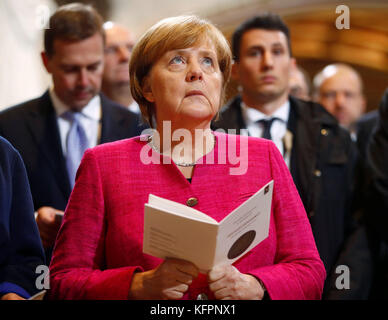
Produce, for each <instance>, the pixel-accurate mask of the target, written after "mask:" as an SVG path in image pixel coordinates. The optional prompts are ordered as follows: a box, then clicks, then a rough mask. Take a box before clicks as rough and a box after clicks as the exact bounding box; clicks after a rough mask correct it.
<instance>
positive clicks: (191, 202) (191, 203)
mask: <svg viewBox="0 0 388 320" xmlns="http://www.w3.org/2000/svg"><path fill="white" fill-rule="evenodd" d="M197 203H198V199H197V198H194V197H193V198H189V199H188V200H187V201H186V204H187V205H188V206H189V207H194V206H195V205H196V204H197Z"/></svg>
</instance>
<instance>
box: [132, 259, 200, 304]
mask: <svg viewBox="0 0 388 320" xmlns="http://www.w3.org/2000/svg"><path fill="white" fill-rule="evenodd" d="M198 272H199V271H198V268H197V267H196V266H195V265H194V264H192V263H191V262H188V261H185V260H179V259H166V260H165V261H163V262H162V263H161V264H160V265H159V266H158V267H157V268H155V269H152V270H150V271H146V272H139V273H135V274H134V275H133V278H132V284H131V288H130V290H129V296H128V297H129V299H135V300H142V299H146V300H178V299H181V298H182V297H183V295H184V293H185V292H186V291H187V290H188V289H189V285H190V284H191V283H192V282H193V279H195V278H196V277H197V276H198Z"/></svg>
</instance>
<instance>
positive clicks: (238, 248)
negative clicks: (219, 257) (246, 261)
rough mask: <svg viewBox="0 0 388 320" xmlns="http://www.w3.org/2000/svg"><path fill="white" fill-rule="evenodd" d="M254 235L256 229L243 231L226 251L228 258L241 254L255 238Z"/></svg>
mask: <svg viewBox="0 0 388 320" xmlns="http://www.w3.org/2000/svg"><path fill="white" fill-rule="evenodd" d="M255 237H256V231H254V230H250V231H248V232H246V233H244V234H243V235H242V236H241V237H240V238H238V239H237V240H236V242H235V243H233V245H232V247H231V248H230V250H229V252H228V259H234V258H236V257H238V256H239V255H240V254H242V253H243V252H244V251H245V250H246V249H247V248H248V247H249V246H250V245H251V243H252V242H253V240H255Z"/></svg>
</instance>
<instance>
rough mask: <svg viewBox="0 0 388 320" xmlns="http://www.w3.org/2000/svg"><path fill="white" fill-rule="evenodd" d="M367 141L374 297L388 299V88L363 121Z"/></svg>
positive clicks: (367, 207)
mask: <svg viewBox="0 0 388 320" xmlns="http://www.w3.org/2000/svg"><path fill="white" fill-rule="evenodd" d="M361 127H362V129H364V130H365V132H366V133H367V134H366V135H367V136H368V137H369V138H368V139H367V143H365V144H364V145H365V162H366V164H365V167H366V170H365V176H366V178H365V180H364V181H365V188H364V190H363V193H364V196H365V198H366V201H365V208H364V210H365V218H366V222H367V226H368V230H369V231H370V232H369V235H370V241H371V243H372V248H373V253H374V255H373V257H374V261H375V278H374V281H373V286H372V292H371V299H388V289H387V288H388V165H387V163H388V89H387V90H386V91H385V92H384V94H383V97H382V100H381V103H380V107H379V109H378V111H377V112H374V113H370V115H369V116H368V117H367V118H366V119H364V121H363V123H362V126H361Z"/></svg>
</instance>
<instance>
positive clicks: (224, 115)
mask: <svg viewBox="0 0 388 320" xmlns="http://www.w3.org/2000/svg"><path fill="white" fill-rule="evenodd" d="M214 127H215V128H222V129H225V130H227V129H233V130H236V134H240V133H241V132H240V131H241V129H246V128H247V126H246V124H245V121H244V118H243V114H242V109H241V96H240V95H237V96H236V97H234V98H233V99H232V100H231V101H230V102H229V103H228V104H227V105H226V106H225V107H223V109H222V110H221V112H220V118H219V120H217V121H214ZM226 133H228V132H226Z"/></svg>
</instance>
